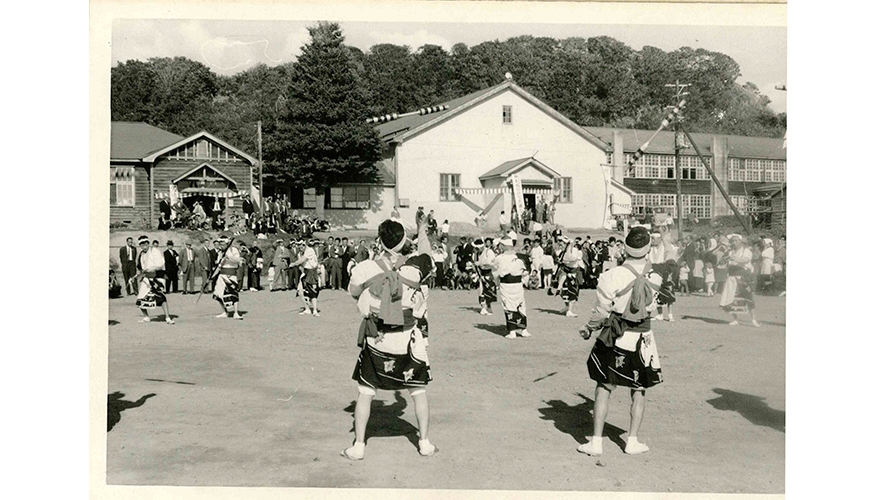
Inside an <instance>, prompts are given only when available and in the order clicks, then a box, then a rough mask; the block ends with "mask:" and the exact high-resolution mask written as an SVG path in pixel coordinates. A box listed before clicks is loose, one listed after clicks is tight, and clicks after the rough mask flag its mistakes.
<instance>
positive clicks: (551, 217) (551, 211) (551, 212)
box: [547, 200, 556, 225]
mask: <svg viewBox="0 0 880 500" xmlns="http://www.w3.org/2000/svg"><path fill="white" fill-rule="evenodd" d="M547 220H548V221H549V222H550V224H554V225H555V224H556V200H553V201H551V202H550V206H549V207H548V208H547Z"/></svg>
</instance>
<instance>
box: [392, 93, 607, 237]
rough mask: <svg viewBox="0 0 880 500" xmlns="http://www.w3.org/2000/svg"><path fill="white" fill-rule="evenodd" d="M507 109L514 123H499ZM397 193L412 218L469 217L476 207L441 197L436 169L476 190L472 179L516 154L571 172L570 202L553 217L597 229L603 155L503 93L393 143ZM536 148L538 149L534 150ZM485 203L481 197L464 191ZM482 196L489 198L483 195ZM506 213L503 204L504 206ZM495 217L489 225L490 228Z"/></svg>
mask: <svg viewBox="0 0 880 500" xmlns="http://www.w3.org/2000/svg"><path fill="white" fill-rule="evenodd" d="M505 105H510V106H513V123H512V124H509V125H507V124H503V123H502V120H501V110H502V106H505ZM397 151H398V160H397V161H398V190H399V196H400V198H408V199H409V201H410V206H409V208H406V209H403V210H402V211H401V215H402V217H404V219H405V220H409V219H411V218H412V214H414V213H415V210H416V208H417V207H418V206H424V207H425V210H426V211H427V210H430V209H433V210H434V213H435V215H436V216H437V218H438V219H440V220H443V219H444V218H448V219H449V220H450V221H453V220H454V221H460V222H473V219H474V216H475V215H476V213H477V211H476V210H478V209H476V210H475V209H473V208H471V207H469V206H468V205H467V204H466V203H463V202H441V201H440V174H441V173H450V174H456V173H457V174H461V187H463V188H479V187H482V186H481V184H480V180H479V177H480V176H481V175H483V174H485V173H486V172H488V171H489V170H491V169H493V168H495V167H497V166H498V165H500V164H502V163H504V162H506V161H509V160H514V159H518V158H526V157H530V156H532V155H533V154H534V155H535V158H536V159H537V160H538V161H540V162H542V163H544V164H545V165H547V166H548V167H550V168H552V169H553V170H555V171H557V172H559V174H560V175H562V176H564V177H572V194H573V198H574V199H573V203H558V204H557V206H556V208H557V210H556V222H557V223H559V224H563V225H564V226H566V227H569V228H572V227H578V228H594V227H601V226H602V215H603V209H604V203H605V186H604V179H603V176H602V170H601V167H600V165H601V164H602V163H604V162H605V153H604V151H602V150H601V149H599V148H598V147H596V146H594V145H593V144H591V143H590V142H588V141H587V140H586V139H584V138H583V137H581V136H580V135H578V134H577V133H575V132H574V131H572V130H571V129H569V128H568V127H566V126H565V125H563V124H562V123H560V122H559V121H557V120H556V119H554V118H553V117H551V116H550V115H548V114H546V113H544V112H543V111H542V110H540V109H539V108H537V107H535V106H533V105H532V104H531V103H529V102H528V101H526V100H524V99H523V98H521V97H520V96H518V95H517V94H515V93H514V92H513V91H510V90H507V91H505V92H503V93H501V94H499V95H497V96H494V97H492V98H491V99H489V100H488V101H486V102H483V103H481V104H480V105H479V106H476V107H475V108H471V109H469V110H467V111H465V112H464V113H462V114H460V115H458V116H455V117H453V118H451V119H449V120H447V121H446V122H444V123H442V124H441V125H439V126H437V127H434V128H432V129H430V130H428V131H426V132H424V133H422V134H420V135H417V136H415V137H413V138H410V139H409V140H407V141H406V142H404V143H403V144H402V145H400V146H398V149H397ZM536 151H537V154H535V153H536ZM464 196H465V197H467V198H468V199H470V200H472V201H474V202H475V203H476V204H478V205H481V206H484V203H485V202H484V201H483V196H482V195H464ZM488 198H489V199H491V198H492V196H489V197H488ZM504 209H505V210H508V211H509V207H505V208H504ZM497 211H498V209H495V210H493V211H492V212H495V213H496V215H495V217H494V218H493V217H491V216H490V218H489V221H488V222H489V224H490V226H491V225H497Z"/></svg>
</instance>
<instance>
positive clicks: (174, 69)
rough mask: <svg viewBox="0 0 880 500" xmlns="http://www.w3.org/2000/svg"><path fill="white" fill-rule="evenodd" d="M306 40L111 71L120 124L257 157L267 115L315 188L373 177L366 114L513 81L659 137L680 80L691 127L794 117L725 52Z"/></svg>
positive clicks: (528, 42) (581, 114)
mask: <svg viewBox="0 0 880 500" xmlns="http://www.w3.org/2000/svg"><path fill="white" fill-rule="evenodd" d="M309 31H310V34H311V41H310V42H309V43H308V44H307V45H306V46H305V47H304V48H303V53H302V55H301V56H300V57H299V59H298V60H297V61H296V62H292V63H287V64H284V65H279V66H275V67H268V66H266V65H258V66H254V67H252V68H250V69H248V70H245V71H242V72H240V73H237V74H235V75H232V76H222V75H217V74H215V73H214V72H212V71H211V70H210V69H209V68H208V67H207V66H205V65H204V64H202V63H200V62H197V61H192V60H189V59H186V58H184V57H175V58H152V59H149V60H148V61H137V60H130V61H127V62H124V63H120V64H118V65H116V66H115V67H113V68H112V69H111V116H112V119H113V120H126V121H144V122H147V123H150V124H153V125H156V126H158V127H161V128H164V129H166V130H169V131H172V132H175V133H178V134H181V135H189V134H192V133H195V132H197V131H199V130H203V129H204V130H209V131H211V132H212V133H214V134H216V135H218V136H220V137H223V138H224V139H225V140H228V141H229V142H230V143H232V144H233V145H235V146H237V147H239V148H241V149H243V150H244V151H247V152H248V153H252V154H254V155H255V154H256V149H257V146H256V122H257V120H262V121H263V124H264V139H263V145H264V159H265V160H266V164H267V168H268V169H269V170H271V171H273V172H275V173H276V174H277V175H280V176H282V177H285V178H287V179H288V180H290V181H291V182H293V183H294V184H300V185H303V186H307V187H318V188H321V187H322V186H327V185H330V184H331V183H332V182H333V180H334V179H338V178H340V177H346V176H349V175H355V174H357V175H359V176H360V177H362V178H371V177H372V176H374V175H375V172H373V171H372V169H371V168H370V167H369V166H368V165H370V164H371V162H374V161H375V160H376V159H377V158H378V157H379V155H380V154H381V146H380V144H379V142H378V138H377V137H375V134H373V133H372V131H371V130H370V129H369V128H368V127H365V126H364V125H363V124H364V118H365V117H367V116H372V115H378V114H385V113H392V112H406V111H411V110H414V109H418V108H419V107H423V106H429V105H433V104H438V103H441V102H444V101H447V100H450V99H453V98H456V97H461V96H463V95H466V94H469V93H471V92H475V91H477V90H480V89H483V88H486V87H489V86H491V85H495V84H498V83H500V82H502V81H503V80H504V74H505V73H506V72H510V73H511V74H512V75H513V77H514V80H515V81H516V83H517V84H518V85H520V86H521V87H523V88H524V89H526V90H527V91H528V92H530V93H532V94H533V95H535V96H536V97H538V98H539V99H541V100H543V101H544V102H546V103H547V104H549V105H550V106H552V107H553V108H555V109H557V110H559V111H560V112H561V113H563V114H564V115H566V116H568V117H569V118H571V119H572V120H574V121H575V122H577V123H579V124H581V125H597V126H612V127H626V128H631V127H634V128H646V129H653V128H655V127H657V126H658V124H659V122H660V120H661V119H662V117H663V115H664V114H665V113H666V112H665V111H664V107H665V106H667V105H669V104H673V96H672V90H671V89H669V88H667V87H665V86H664V85H665V84H667V83H671V82H674V81H676V80H679V81H681V82H687V83H690V84H691V87H690V88H689V89H688V91H689V92H690V95H689V96H688V98H687V99H688V104H687V106H686V110H685V117H686V120H687V123H688V124H689V128H690V130H692V131H694V132H715V133H729V134H737V135H760V136H772V137H782V135H783V133H784V131H785V126H786V115H785V113H779V114H777V113H775V112H773V111H772V110H771V109H770V108H769V106H768V104H769V102H770V101H769V99H768V98H767V97H766V96H764V95H762V94H761V92H760V90H759V89H758V88H757V86H756V85H755V84H753V83H750V82H747V83H745V84H739V83H737V81H736V80H737V79H738V78H739V77H740V68H739V64H737V63H736V61H734V60H733V59H732V58H731V57H729V56H727V55H725V54H722V53H719V52H711V51H707V50H704V49H693V48H690V47H682V48H680V49H678V50H674V51H671V52H666V51H663V50H661V49H658V48H655V47H650V46H646V47H643V48H642V49H641V50H633V49H632V48H631V47H629V46H628V45H626V44H624V43H622V42H620V41H618V40H615V39H613V38H610V37H593V38H588V39H584V38H576V37H575V38H566V39H562V40H557V39H554V38H547V37H533V36H519V37H514V38H510V39H508V40H506V41H503V42H501V41H497V40H496V41H490V42H484V43H481V44H479V45H476V46H473V47H468V46H466V45H465V44H461V43H459V44H456V45H454V46H453V47H452V49H451V51H449V52H447V51H446V50H444V49H443V48H441V47H439V46H436V45H424V46H422V47H419V48H418V49H416V50H415V51H413V50H411V49H410V48H409V47H406V46H399V45H392V44H379V45H374V46H373V47H371V48H370V50H369V51H367V52H363V51H361V50H359V49H357V48H355V47H351V46H347V45H345V43H344V36H343V34H342V31H341V29H340V28H339V26H338V25H337V24H335V23H319V24H317V25H315V26H313V27H311V28H310V29H309ZM322 172H325V173H322ZM349 178H350V177H349Z"/></svg>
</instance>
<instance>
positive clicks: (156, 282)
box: [132, 236, 174, 325]
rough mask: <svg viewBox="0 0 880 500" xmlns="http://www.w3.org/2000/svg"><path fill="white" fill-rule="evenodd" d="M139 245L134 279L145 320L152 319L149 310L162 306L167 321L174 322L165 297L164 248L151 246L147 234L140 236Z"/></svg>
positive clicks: (171, 323)
mask: <svg viewBox="0 0 880 500" xmlns="http://www.w3.org/2000/svg"><path fill="white" fill-rule="evenodd" d="M138 246H139V247H140V249H141V252H140V255H138V261H137V268H138V271H139V272H138V274H137V275H136V276H135V277H133V278H132V281H135V282H137V283H138V285H137V286H138V295H137V301H136V302H135V305H137V306H138V307H139V308H140V310H141V312H142V313H143V315H144V317H143V319H141V321H143V322H149V321H150V313H148V312H147V311H148V310H150V309H155V308H156V307H158V306H161V307H162V310H163V311H164V312H165V322H166V323H168V324H169V325H173V324H174V320H173V319H171V313H169V312H168V300H167V299H166V298H165V256H164V255H162V250H159V249H158V248H153V247H150V239H149V238H148V237H146V236H141V237H140V238H138Z"/></svg>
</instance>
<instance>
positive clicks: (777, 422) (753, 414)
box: [706, 387, 785, 432]
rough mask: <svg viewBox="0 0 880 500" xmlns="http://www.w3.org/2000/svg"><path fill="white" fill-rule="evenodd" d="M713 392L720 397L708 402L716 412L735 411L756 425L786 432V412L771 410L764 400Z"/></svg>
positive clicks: (724, 392)
mask: <svg viewBox="0 0 880 500" xmlns="http://www.w3.org/2000/svg"><path fill="white" fill-rule="evenodd" d="M712 392H714V393H715V394H718V397H717V398H713V399H709V400H707V401H706V402H707V403H709V404H710V405H712V407H713V408H715V409H716V410H722V411H735V412H737V413H739V414H740V415H742V416H743V418H745V419H746V420H748V421H749V422H751V423H752V424H754V425H760V426H763V427H769V428H771V429H773V430H776V431H779V432H785V412H784V411H782V410H775V409H773V408H770V406H768V405H767V403H765V402H764V398H762V397H760V396H753V395H751V394H744V393H742V392H736V391H730V390H727V389H719V388H717V387H716V388H714V389H712Z"/></svg>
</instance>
